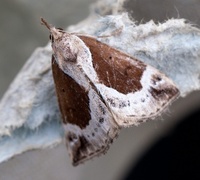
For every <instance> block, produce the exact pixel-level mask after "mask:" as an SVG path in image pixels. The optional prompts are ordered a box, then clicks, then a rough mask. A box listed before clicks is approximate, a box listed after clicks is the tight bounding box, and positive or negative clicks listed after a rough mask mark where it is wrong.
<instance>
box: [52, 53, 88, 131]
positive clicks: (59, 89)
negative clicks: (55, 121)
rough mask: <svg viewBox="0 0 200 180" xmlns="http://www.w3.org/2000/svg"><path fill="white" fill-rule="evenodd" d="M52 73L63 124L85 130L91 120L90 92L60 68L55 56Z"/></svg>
mask: <svg viewBox="0 0 200 180" xmlns="http://www.w3.org/2000/svg"><path fill="white" fill-rule="evenodd" d="M52 72H53V77H54V83H55V87H56V93H57V98H58V103H59V107H60V111H61V114H62V119H63V123H65V124H66V123H68V122H69V123H71V124H75V125H77V126H79V127H80V128H81V129H83V128H85V127H86V126H87V125H88V124H89V121H90V120H91V116H90V109H89V97H88V92H86V91H85V89H84V88H83V87H81V86H80V85H79V84H78V83H76V81H75V80H73V79H72V78H71V77H69V76H68V75H67V74H65V73H64V72H63V71H62V70H61V69H60V68H59V67H58V64H57V63H56V61H55V59H54V56H52Z"/></svg>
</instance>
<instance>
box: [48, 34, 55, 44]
mask: <svg viewBox="0 0 200 180" xmlns="http://www.w3.org/2000/svg"><path fill="white" fill-rule="evenodd" d="M49 39H50V40H51V42H52V43H53V42H54V38H53V36H52V34H50V35H49Z"/></svg>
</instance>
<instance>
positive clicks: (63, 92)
mask: <svg viewBox="0 0 200 180" xmlns="http://www.w3.org/2000/svg"><path fill="white" fill-rule="evenodd" d="M52 72H53V77H54V82H55V88H56V93H57V98H58V102H59V107H60V111H61V115H62V119H63V124H64V131H65V140H66V145H67V148H68V151H69V154H70V157H71V160H72V163H73V165H74V166H76V165H78V164H80V163H83V162H84V161H86V160H88V159H91V158H92V157H94V156H98V155H100V154H102V153H105V152H106V151H107V149H108V148H109V144H110V143H111V142H112V140H113V139H114V138H115V137H116V136H117V134H118V132H119V129H120V128H119V126H118V125H117V124H116V123H115V121H114V119H113V116H112V114H111V113H110V112H109V110H108V108H107V107H106V105H105V104H104V103H103V102H102V99H101V98H100V97H99V95H98V94H97V92H96V91H94V90H93V89H92V88H91V89H90V90H89V91H85V89H84V88H83V87H81V86H80V85H79V84H78V83H77V82H76V81H75V80H74V79H72V78H71V77H69V76H68V75H67V74H65V73H64V72H63V71H62V70H61V69H60V68H59V67H58V64H57V63H56V61H55V59H54V56H52Z"/></svg>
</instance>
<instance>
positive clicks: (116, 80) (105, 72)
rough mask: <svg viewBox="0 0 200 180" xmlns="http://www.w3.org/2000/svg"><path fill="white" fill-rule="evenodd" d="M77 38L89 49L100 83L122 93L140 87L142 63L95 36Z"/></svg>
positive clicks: (144, 66) (134, 90)
mask: <svg viewBox="0 0 200 180" xmlns="http://www.w3.org/2000/svg"><path fill="white" fill-rule="evenodd" d="M79 38H80V39H81V40H82V41H83V42H84V43H85V44H86V46H88V48H89V49H90V51H91V54H92V59H93V66H94V68H95V70H96V72H97V75H98V77H99V79H100V81H101V83H103V84H105V85H106V86H108V87H112V88H114V89H116V90H117V91H119V92H121V93H124V94H127V93H130V92H136V91H139V90H140V89H142V85H141V83H140V79H141V77H142V74H143V72H144V70H145V68H146V65H145V64H144V63H142V62H140V61H138V60H136V59H133V58H132V57H131V56H129V55H127V54H125V53H123V52H121V51H118V50H116V49H114V48H112V47H110V46H108V45H106V44H104V43H101V42H100V41H98V40H96V39H95V38H92V37H87V36H79ZM119 54H120V55H119ZM100 67H101V68H100Z"/></svg>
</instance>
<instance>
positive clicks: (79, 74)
mask: <svg viewBox="0 0 200 180" xmlns="http://www.w3.org/2000/svg"><path fill="white" fill-rule="evenodd" d="M41 22H42V24H44V25H45V26H46V27H47V28H48V29H49V31H50V39H51V44H52V49H53V55H52V72H53V77H54V82H55V88H56V93H57V99H58V102H59V108H60V111H61V115H62V120H63V124H64V130H65V140H66V146H67V149H68V151H69V155H70V157H71V160H72V164H73V165H74V166H76V165H78V164H80V163H83V162H85V161H86V160H88V159H91V158H93V157H95V156H99V155H101V154H104V153H106V151H107V150H108V148H109V145H110V144H111V143H112V142H113V139H114V138H116V137H117V135H118V134H119V131H120V129H121V128H122V127H129V126H132V125H138V124H140V123H141V122H145V121H147V120H148V119H154V118H155V117H157V116H158V115H160V113H161V112H162V111H163V110H164V109H165V108H166V107H167V106H168V105H169V104H171V103H172V101H173V100H175V99H176V98H177V97H178V95H179V90H178V88H177V87H176V85H175V84H174V83H173V82H172V80H170V79H169V78H168V77H166V76H165V75H164V74H163V73H161V72H159V71H158V70H157V69H155V68H153V67H151V66H150V65H147V64H145V63H143V62H142V61H139V60H137V59H136V58H134V57H132V56H130V55H128V54H126V53H124V52H122V51H120V50H117V49H115V48H113V47H111V46H109V45H107V44H104V43H102V42H100V41H98V40H97V39H96V38H95V37H91V36H89V35H81V34H75V33H68V32H65V31H64V30H62V29H60V28H55V27H54V26H52V25H50V24H48V23H47V22H46V21H45V20H44V19H42V18H41Z"/></svg>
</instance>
